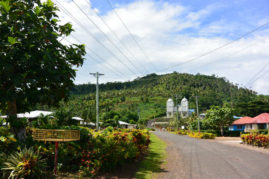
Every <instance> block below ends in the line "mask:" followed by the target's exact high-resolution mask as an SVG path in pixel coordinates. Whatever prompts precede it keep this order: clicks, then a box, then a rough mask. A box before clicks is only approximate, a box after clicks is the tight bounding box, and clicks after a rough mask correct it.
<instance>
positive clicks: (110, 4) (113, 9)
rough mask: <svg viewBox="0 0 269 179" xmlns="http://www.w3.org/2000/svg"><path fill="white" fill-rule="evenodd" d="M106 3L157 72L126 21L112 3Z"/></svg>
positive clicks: (108, 0) (108, 1)
mask: <svg viewBox="0 0 269 179" xmlns="http://www.w3.org/2000/svg"><path fill="white" fill-rule="evenodd" d="M106 1H107V3H108V4H109V6H110V7H111V9H112V11H113V12H114V14H115V15H116V16H117V17H118V19H119V20H120V22H121V23H122V25H123V26H124V28H125V29H126V30H127V32H128V33H129V35H130V36H131V38H132V39H133V41H134V42H135V43H136V45H137V46H138V47H139V49H140V50H141V52H142V53H143V54H144V56H145V57H146V59H148V60H149V63H150V64H151V65H152V66H153V68H154V69H155V71H157V69H156V67H155V65H154V64H153V63H152V62H151V59H150V58H149V56H148V55H147V54H146V53H145V51H144V50H143V48H142V47H141V45H140V44H139V43H138V41H137V40H136V39H135V38H134V37H133V35H132V33H131V31H130V30H129V28H128V27H127V25H126V24H125V23H124V21H123V20H122V18H121V17H120V15H119V14H118V13H117V11H116V10H115V8H114V7H113V5H112V3H111V1H110V0H106Z"/></svg>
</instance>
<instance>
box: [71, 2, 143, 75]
mask: <svg viewBox="0 0 269 179" xmlns="http://www.w3.org/2000/svg"><path fill="white" fill-rule="evenodd" d="M72 2H73V3H74V4H75V6H76V7H77V8H78V9H79V10H80V12H82V13H83V14H84V15H85V17H86V18H87V19H88V20H89V21H90V22H91V23H92V24H93V25H94V26H95V27H96V28H97V29H98V30H99V31H100V32H102V34H103V35H104V37H105V38H106V39H107V40H108V41H109V42H110V43H111V44H112V45H113V46H114V47H115V49H117V50H118V51H119V52H120V54H121V55H122V56H123V57H125V58H126V60H127V61H128V62H129V63H130V64H131V66H132V67H133V68H134V69H135V70H136V71H138V72H139V73H141V71H140V70H139V68H137V67H136V66H135V65H134V63H133V62H132V61H131V60H130V58H129V57H128V56H126V55H125V54H124V53H123V52H122V50H121V49H120V48H119V47H117V45H116V44H115V43H114V42H113V41H112V40H111V39H110V38H109V37H108V36H107V34H106V33H105V32H104V31H103V30H102V29H101V28H100V27H99V26H98V25H97V24H96V23H95V22H94V21H93V20H92V19H91V18H90V17H89V16H88V15H87V14H86V13H85V12H84V11H83V10H82V9H81V8H80V6H79V5H78V4H77V3H76V2H75V1H74V0H72ZM141 74H142V75H143V72H142V73H141Z"/></svg>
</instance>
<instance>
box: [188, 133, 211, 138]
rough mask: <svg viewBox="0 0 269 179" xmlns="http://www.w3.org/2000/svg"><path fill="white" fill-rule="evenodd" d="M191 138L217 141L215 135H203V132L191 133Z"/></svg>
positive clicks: (189, 134)
mask: <svg viewBox="0 0 269 179" xmlns="http://www.w3.org/2000/svg"><path fill="white" fill-rule="evenodd" d="M188 136H189V137H193V138H199V139H215V137H216V135H215V134H213V133H207V132H206V133H203V132H200V133H199V132H189V133H188Z"/></svg>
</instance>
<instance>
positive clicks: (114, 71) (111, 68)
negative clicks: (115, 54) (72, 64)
mask: <svg viewBox="0 0 269 179" xmlns="http://www.w3.org/2000/svg"><path fill="white" fill-rule="evenodd" d="M70 36H71V37H72V38H74V39H75V40H76V41H77V42H79V43H81V44H82V42H81V41H80V40H79V39H77V38H76V37H75V36H73V35H72V34H70ZM65 40H66V41H68V40H67V39H65ZM68 42H69V43H71V42H70V41H68ZM86 48H87V49H88V50H89V51H90V52H91V53H92V54H94V55H95V56H96V57H97V58H96V59H95V58H93V60H95V61H98V62H99V63H103V61H104V62H105V61H106V60H105V59H103V58H102V57H101V56H99V55H98V54H97V53H95V52H94V51H93V50H91V49H90V48H89V47H88V46H86ZM87 55H89V54H87ZM89 56H90V55H89ZM99 59H101V60H103V61H101V60H99ZM104 65H105V66H106V67H107V68H109V69H110V71H113V73H115V74H116V75H117V76H119V75H118V74H120V75H121V76H122V77H125V75H124V74H123V73H121V72H120V71H117V70H114V67H113V66H112V65H107V64H104Z"/></svg>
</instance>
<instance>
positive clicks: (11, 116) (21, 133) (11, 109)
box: [7, 100, 26, 140]
mask: <svg viewBox="0 0 269 179" xmlns="http://www.w3.org/2000/svg"><path fill="white" fill-rule="evenodd" d="M7 107H8V108H7V115H8V120H7V122H9V124H10V127H11V130H12V131H13V133H14V134H15V136H16V138H17V139H19V140H24V139H25V137H26V130H25V127H24V126H18V125H16V120H18V119H17V102H16V100H13V101H9V102H8V106H7Z"/></svg>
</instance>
